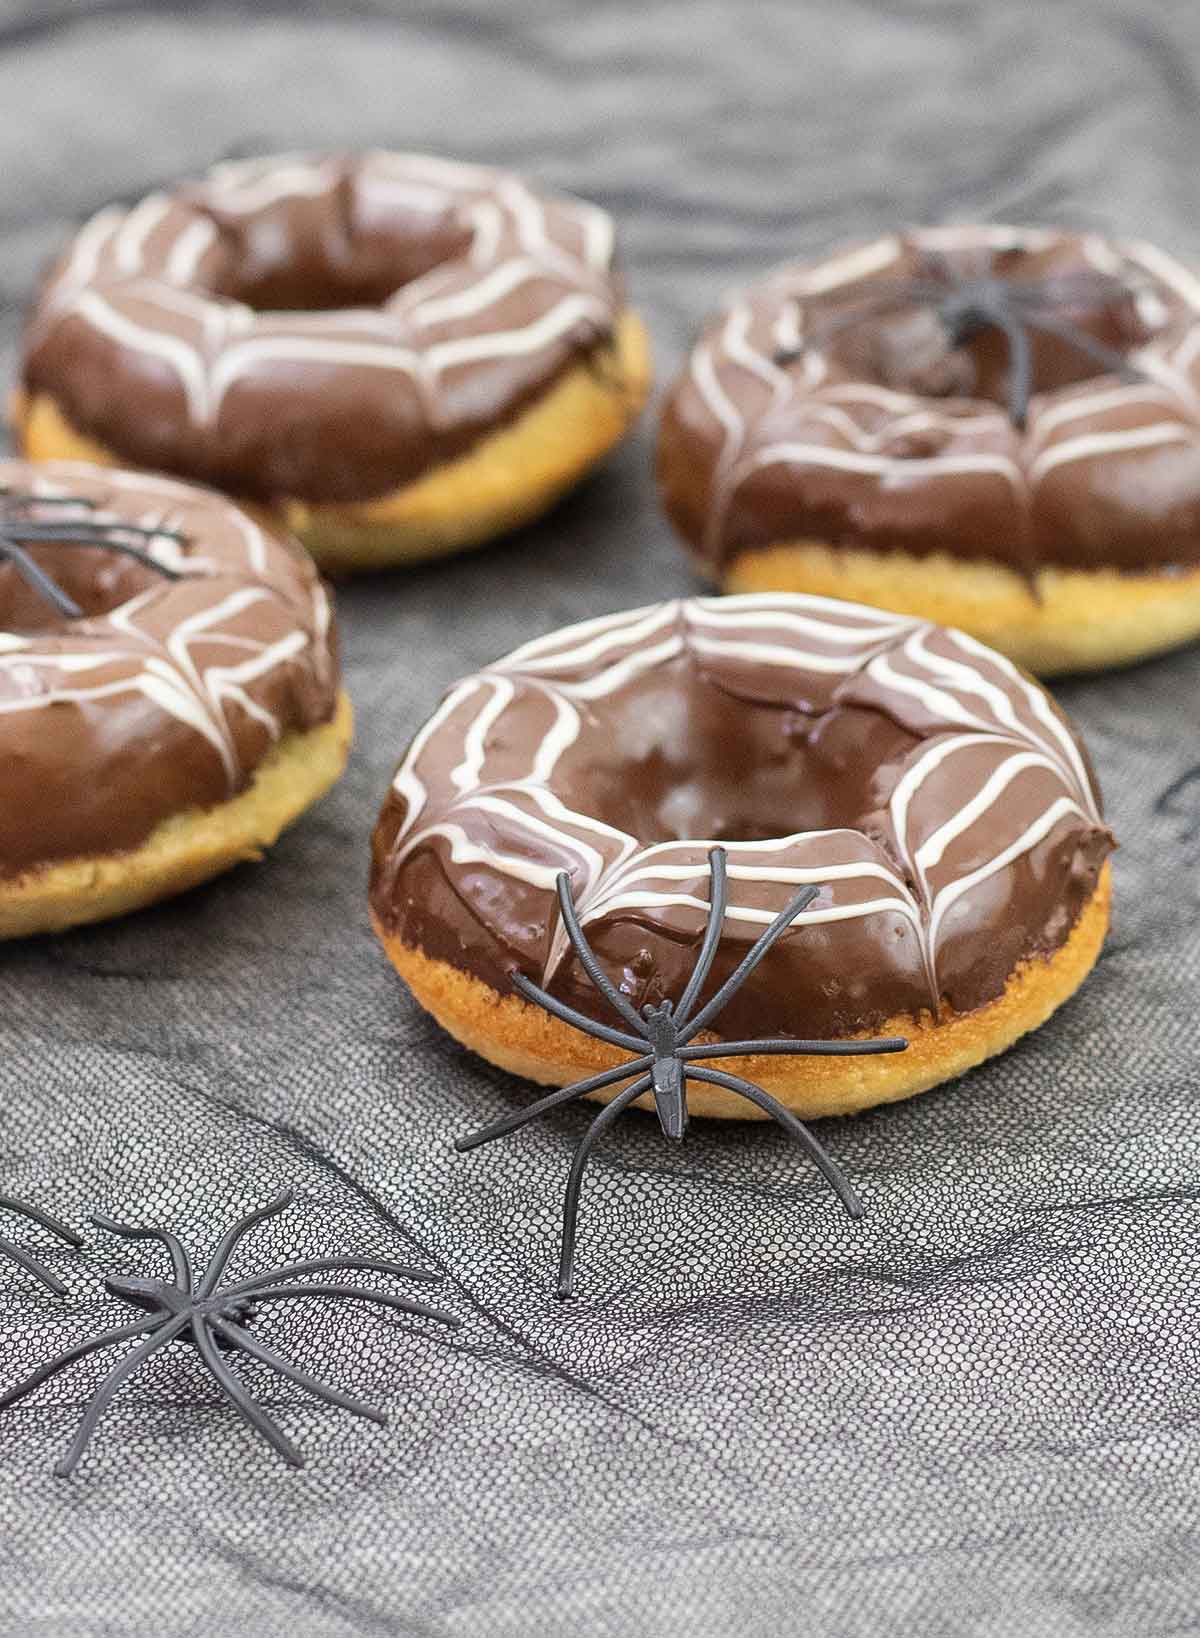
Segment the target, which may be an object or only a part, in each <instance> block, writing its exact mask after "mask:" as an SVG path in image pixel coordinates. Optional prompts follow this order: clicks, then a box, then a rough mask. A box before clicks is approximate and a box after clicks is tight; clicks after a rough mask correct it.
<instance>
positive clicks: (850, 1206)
mask: <svg viewBox="0 0 1200 1638" xmlns="http://www.w3.org/2000/svg"><path fill="white" fill-rule="evenodd" d="M726 857H727V856H726V852H725V849H724V848H721V847H714V848H712V849H711V850H710V852H709V855H708V862H709V871H710V877H711V885H710V891H709V912H708V921H707V924H706V926H705V929H704V937H703V940H702V942H701V945H700V952H699V955H698V956H697V958H696V965H695V967H694V968H693V970H692V973H691V976H690V977H689V978H688V981H687V984H686V986H685V988H684V991H683V994H682V995H681V996H680V997H679V1000H678V1002H677V1003H675V1002H672V1001H670V1000H665V1001H663V1002H661V1003H660V1004H659V1005H658V1006H651V1005H649V1004H647V1005H646V1006H644V1007H643V1008H642V1010H641V1012H639V1011H638V1010H637V1008H636V1007H635V1006H634V1005H633V1003H632V1002H631V1001H630V1000H629V998H628V997H627V996H625V995H622V994H621V992H620V990H618V989H617V987H616V985H615V984H613V982H612V980H611V979H610V978H609V977H608V975H607V973H605V971H604V969H603V968H602V967H601V965H600V962H599V961H598V959H597V957H596V954H595V952H594V951H593V950H592V948H591V946H590V945H589V943H588V941H587V936H586V935H585V933H584V931H583V928H582V926H581V925H580V922H579V917H578V915H577V913H576V910H575V905H574V902H573V900H572V897H571V878H570V876H569V875H568V874H567V872H566V871H563V872H561V873H560V875H559V877H558V902H559V908H560V910H561V914H562V920H563V926H564V928H565V929H566V933H567V937H568V938H569V939H570V941H571V945H572V947H573V949H574V951H575V953H576V955H577V956H578V958H579V962H580V965H581V966H582V968H583V970H584V972H585V973H586V974H587V976H588V978H589V979H590V980H591V982H592V983H593V984H594V985H595V987H596V989H597V990H599V992H600V994H601V995H602V996H603V997H604V998H605V1000H606V1001H607V1002H608V1003H609V1005H610V1006H611V1007H612V1009H613V1010H614V1012H616V1013H617V1014H618V1015H619V1016H620V1018H622V1019H623V1020H624V1022H625V1024H626V1025H627V1026H628V1028H627V1029H624V1030H622V1029H616V1028H614V1027H612V1026H611V1025H609V1024H602V1023H597V1022H596V1021H595V1020H594V1019H592V1018H589V1017H587V1016H586V1015H585V1014H584V1013H581V1012H577V1011H576V1010H575V1008H573V1007H569V1006H566V1005H565V1004H564V1003H563V1002H561V1001H559V1000H557V999H556V998H555V997H554V996H552V995H549V994H548V993H547V992H546V991H545V990H544V989H542V988H541V986H540V985H538V984H535V983H534V982H533V981H532V980H531V979H529V978H526V977H525V975H524V974H523V973H513V975H512V982H513V984H514V986H515V987H516V989H517V990H518V991H519V992H520V993H521V994H522V995H523V996H524V997H525V998H526V1000H528V1001H533V1002H535V1003H536V1004H537V1005H538V1006H540V1007H544V1008H545V1010H546V1011H547V1012H549V1013H551V1014H552V1015H553V1016H554V1017H556V1018H561V1019H562V1021H563V1022H564V1023H567V1024H571V1025H573V1026H574V1027H575V1028H576V1029H579V1030H583V1031H584V1032H585V1033H586V1034H588V1035H591V1036H593V1037H595V1039H597V1040H600V1041H607V1042H609V1043H610V1044H611V1045H613V1046H618V1047H623V1048H624V1049H625V1050H626V1051H627V1052H633V1053H636V1054H637V1056H636V1057H634V1058H633V1059H632V1060H631V1061H628V1062H626V1063H623V1064H619V1065H617V1067H616V1068H614V1069H606V1070H604V1071H602V1072H601V1073H600V1074H598V1075H591V1076H589V1077H588V1078H587V1079H586V1080H582V1081H575V1082H573V1083H572V1084H571V1085H570V1086H565V1087H561V1088H560V1089H559V1090H558V1091H555V1092H550V1093H548V1094H547V1095H546V1096H545V1097H543V1098H539V1099H538V1100H537V1102H536V1103H533V1104H531V1105H530V1106H529V1107H528V1108H527V1109H521V1110H518V1111H517V1112H516V1113H515V1114H511V1115H505V1116H504V1118H503V1119H502V1120H498V1121H494V1122H493V1123H492V1124H491V1125H489V1126H485V1127H483V1128H482V1130H480V1131H478V1132H475V1133H472V1134H471V1135H470V1136H469V1137H464V1138H460V1139H459V1140H458V1141H457V1143H456V1144H455V1148H456V1149H458V1150H459V1151H460V1152H465V1151H466V1150H469V1149H475V1148H478V1147H479V1145H480V1144H484V1143H491V1142H492V1141H493V1140H494V1139H496V1138H500V1137H505V1136H506V1135H507V1134H508V1133H509V1132H515V1131H517V1130H518V1129H519V1128H520V1127H522V1126H525V1125H527V1124H528V1122H530V1121H532V1120H536V1119H537V1118H538V1116H539V1115H544V1114H546V1113H547V1112H548V1111H549V1110H551V1109H557V1108H558V1107H559V1106H560V1105H561V1104H565V1103H571V1102H573V1101H574V1100H575V1099H576V1098H581V1097H582V1096H583V1095H584V1093H586V1092H595V1091H598V1090H599V1089H600V1088H601V1087H605V1086H612V1085H614V1084H615V1083H616V1082H618V1081H626V1080H629V1079H630V1077H631V1076H632V1077H633V1079H632V1081H631V1082H630V1084H629V1085H628V1086H626V1087H624V1088H623V1089H622V1090H621V1091H620V1092H618V1093H617V1094H616V1096H615V1097H614V1098H613V1099H612V1101H611V1102H610V1103H608V1104H606V1105H605V1107H604V1108H603V1109H602V1110H601V1111H600V1113H599V1114H598V1115H597V1116H596V1117H595V1119H594V1120H593V1121H592V1123H591V1125H590V1126H589V1127H588V1129H587V1131H586V1132H585V1133H584V1135H583V1137H582V1138H581V1139H580V1142H579V1146H578V1148H577V1149H576V1151H575V1157H574V1160H573V1161H572V1163H571V1171H570V1175H569V1177H568V1180H567V1189H566V1197H565V1200H564V1204H563V1229H562V1247H561V1253H560V1257H559V1271H558V1295H559V1296H560V1297H563V1298H566V1297H569V1296H570V1295H571V1291H572V1288H573V1285H574V1267H575V1235H576V1225H577V1218H578V1212H579V1191H580V1187H581V1185H582V1182H583V1173H584V1168H585V1167H586V1165H587V1162H588V1158H589V1156H590V1154H591V1151H592V1149H593V1147H594V1146H595V1143H596V1140H597V1139H598V1138H599V1137H600V1136H601V1135H602V1134H603V1133H604V1132H605V1131H606V1130H607V1128H608V1127H610V1126H611V1125H612V1124H613V1122H614V1121H615V1120H616V1119H617V1117H618V1116H619V1115H620V1114H621V1113H622V1112H623V1111H624V1110H626V1109H628V1107H629V1105H630V1104H631V1103H633V1102H634V1100H635V1099H637V1098H640V1097H641V1096H642V1095H643V1093H646V1092H653V1094H654V1108H655V1113H656V1114H657V1116H658V1122H659V1125H660V1126H661V1127H662V1130H663V1134H664V1136H666V1137H668V1138H673V1139H676V1140H679V1139H682V1137H683V1135H684V1132H685V1131H686V1129H687V1122H688V1108H687V1083H688V1082H689V1081H707V1082H709V1083H710V1084H711V1085H713V1086H720V1087H723V1088H724V1089H725V1090H726V1091H729V1092H733V1093H735V1094H736V1095H737V1096H738V1097H742V1098H745V1099H746V1100H747V1101H748V1102H750V1103H753V1104H755V1105H756V1106H757V1107H758V1108H759V1109H762V1110H763V1111H764V1112H765V1113H766V1114H768V1115H769V1116H770V1117H771V1118H772V1120H775V1121H777V1122H778V1123H779V1125H780V1126H782V1127H783V1128H784V1130H785V1131H786V1132H788V1133H789V1135H790V1136H792V1137H794V1138H795V1139H796V1140H797V1141H798V1142H799V1143H800V1144H802V1145H803V1147H804V1149H805V1150H806V1151H807V1153H808V1155H809V1157H810V1158H811V1159H812V1161H813V1162H814V1164H815V1165H816V1167H817V1169H818V1170H819V1171H820V1173H821V1175H822V1176H823V1177H824V1179H825V1181H826V1182H827V1183H828V1184H829V1186H830V1187H831V1188H832V1189H833V1191H834V1193H835V1194H836V1195H837V1197H838V1199H839V1200H840V1201H841V1202H842V1204H843V1206H845V1208H846V1211H847V1213H848V1215H849V1216H850V1217H852V1218H858V1217H861V1216H862V1213H863V1207H862V1202H861V1200H860V1199H859V1197H858V1195H857V1194H856V1193H855V1191H854V1189H853V1188H852V1187H851V1186H850V1184H849V1182H848V1181H847V1180H846V1178H845V1176H844V1175H843V1173H842V1171H841V1170H840V1168H839V1167H838V1166H837V1164H836V1163H835V1162H834V1161H833V1160H832V1159H831V1158H830V1156H829V1155H828V1154H826V1152H825V1150H824V1149H823V1148H822V1147H821V1145H820V1144H819V1143H818V1142H817V1140H816V1138H815V1137H813V1135H812V1133H811V1132H810V1131H809V1130H808V1128H807V1127H806V1126H804V1125H803V1124H802V1123H801V1122H800V1121H799V1120H797V1119H796V1117H795V1115H793V1114H792V1112H791V1110H790V1109H787V1108H786V1107H785V1106H784V1105H783V1104H781V1103H779V1102H778V1101H777V1100H776V1099H775V1098H773V1097H772V1096H771V1095H770V1093H768V1092H764V1091H763V1089H762V1087H760V1086H755V1085H754V1084H753V1083H752V1082H750V1081H746V1080H743V1079H742V1078H741V1077H740V1076H738V1075H731V1074H729V1073H728V1072H727V1071H725V1070H720V1069H708V1068H705V1067H704V1066H703V1063H702V1060H703V1059H705V1058H731V1057H740V1056H745V1055H748V1054H754V1055H757V1054H760V1053H770V1054H777V1055H778V1054H796V1055H797V1056H809V1055H813V1056H826V1057H848V1056H857V1055H860V1054H874V1053H879V1052H903V1051H904V1050H905V1048H906V1047H907V1046H908V1042H907V1041H906V1040H904V1039H903V1038H901V1037H898V1036H893V1037H887V1038H884V1039H882V1040H878V1041H793V1040H779V1039H771V1040H762V1041H713V1042H711V1043H708V1044H706V1045H700V1046H694V1045H691V1044H690V1043H692V1042H693V1041H694V1040H695V1037H696V1036H697V1035H699V1034H700V1032H701V1031H702V1030H704V1029H707V1028H708V1026H709V1025H710V1024H711V1023H712V1021H713V1020H714V1019H715V1018H716V1016H717V1014H718V1013H719V1012H721V1010H722V1008H724V1007H725V1006H726V1004H727V1003H728V1002H729V1000H730V999H731V997H732V996H733V995H734V994H736V992H737V991H738V990H739V989H740V988H741V986H742V985H743V984H744V983H745V981H746V979H747V978H749V976H750V974H751V973H752V972H753V971H754V969H755V968H756V967H757V966H758V964H759V962H760V961H761V960H762V959H763V957H764V956H765V955H766V954H767V952H768V950H770V948H771V947H772V945H774V944H776V943H777V942H778V940H779V939H780V938H781V937H782V936H783V934H784V933H785V932H786V931H787V929H788V927H790V925H791V924H792V922H793V921H794V920H795V918H796V917H797V916H798V915H799V914H800V912H801V911H802V910H804V909H805V908H806V907H807V906H808V905H809V904H811V903H812V901H813V899H815V898H816V897H817V895H818V893H819V892H820V889H819V888H818V887H811V886H810V887H805V888H803V889H802V890H801V891H800V892H799V893H797V894H796V896H795V898H793V899H792V901H791V903H790V904H788V905H787V906H785V908H784V909H783V910H781V911H780V912H779V914H778V915H777V916H776V917H775V919H774V921H773V922H772V923H771V924H770V926H769V927H768V928H767V929H766V931H765V932H764V933H763V934H762V936H761V937H760V938H759V939H758V940H757V942H756V943H755V944H754V945H753V947H752V948H751V949H750V950H749V951H748V952H747V953H746V955H745V956H744V957H743V959H742V960H741V961H740V962H739V963H738V965H737V967H736V968H735V969H734V971H733V972H732V973H731V974H730V975H729V977H728V978H727V979H726V980H725V982H724V984H722V985H721V987H720V989H719V990H718V991H717V993H716V994H715V995H714V996H713V997H712V999H711V1000H710V1001H708V1002H707V1003H706V1004H705V1005H704V1006H703V1007H701V1008H700V1009H699V1010H698V1011H693V1008H694V1007H695V1005H696V1001H697V999H698V997H699V994H700V991H701V988H702V987H703V985H704V981H705V979H706V978H707V977H708V974H709V971H710V969H711V967H712V964H713V959H714V957H715V956H716V953H717V946H718V944H719V942H720V938H721V931H722V927H723V925H724V920H725V907H726V903H727V889H726ZM647 1047H649V1049H650V1050H649V1051H648V1052H647V1051H646V1050H645V1049H646V1048H647Z"/></svg>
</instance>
